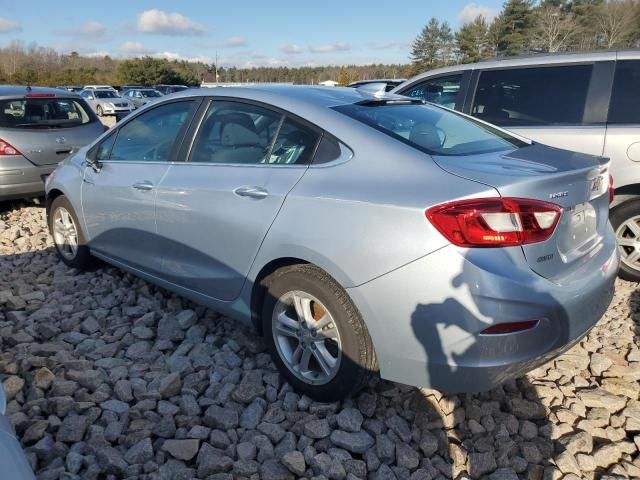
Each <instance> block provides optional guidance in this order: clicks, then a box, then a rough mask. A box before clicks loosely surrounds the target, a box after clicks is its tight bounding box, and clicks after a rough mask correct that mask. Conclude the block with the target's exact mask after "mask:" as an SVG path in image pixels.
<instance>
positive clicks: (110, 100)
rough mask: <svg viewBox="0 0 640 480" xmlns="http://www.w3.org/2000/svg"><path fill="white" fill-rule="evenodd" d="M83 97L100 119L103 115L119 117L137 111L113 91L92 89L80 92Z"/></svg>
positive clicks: (130, 103) (131, 104)
mask: <svg viewBox="0 0 640 480" xmlns="http://www.w3.org/2000/svg"><path fill="white" fill-rule="evenodd" d="M80 96H82V97H83V98H84V99H85V100H86V101H87V103H88V104H89V105H91V108H93V111H94V112H96V113H97V114H98V116H99V117H102V116H103V115H118V114H127V113H129V112H131V111H132V110H135V108H136V107H135V105H134V104H133V103H132V102H130V101H129V100H127V99H126V98H122V97H121V96H120V95H118V92H116V91H115V90H113V89H106V88H104V89H99V88H95V89H94V88H91V89H85V90H82V91H81V92H80Z"/></svg>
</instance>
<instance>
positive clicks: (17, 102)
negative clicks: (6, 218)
mask: <svg viewBox="0 0 640 480" xmlns="http://www.w3.org/2000/svg"><path fill="white" fill-rule="evenodd" d="M0 113H1V114H0V200H8V199H12V198H34V197H39V196H41V195H42V194H43V193H44V180H45V178H46V177H47V175H49V174H50V173H51V172H52V171H53V169H54V168H55V166H56V165H57V164H58V162H60V161H61V160H64V159H65V158H66V157H67V156H69V155H71V154H73V153H75V152H77V151H78V150H79V149H80V148H81V147H83V146H84V145H86V144H88V143H90V142H92V141H93V140H95V139H96V138H98V137H99V136H100V134H101V133H102V132H103V131H104V127H103V125H102V123H101V122H100V121H99V120H98V118H97V117H96V116H95V114H94V113H93V111H92V110H91V108H90V107H89V105H87V103H86V102H85V101H84V100H83V99H82V98H81V97H80V96H79V95H77V94H75V93H71V92H66V91H63V90H59V89H55V88H41V87H21V86H0Z"/></svg>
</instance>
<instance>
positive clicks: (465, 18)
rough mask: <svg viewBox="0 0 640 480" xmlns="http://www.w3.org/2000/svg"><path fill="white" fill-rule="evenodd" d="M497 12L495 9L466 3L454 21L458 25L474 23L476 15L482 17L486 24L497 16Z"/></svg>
mask: <svg viewBox="0 0 640 480" xmlns="http://www.w3.org/2000/svg"><path fill="white" fill-rule="evenodd" d="M498 13H499V12H498V10H496V9H495V8H491V7H487V6H486V5H480V4H477V3H468V4H466V5H465V6H464V8H463V9H462V10H460V13H458V15H457V17H456V20H458V23H460V24H463V23H467V22H472V21H474V20H475V19H476V18H477V17H478V15H482V16H483V17H484V18H485V19H486V20H487V21H488V22H490V21H491V20H493V19H494V18H496V17H497V16H498Z"/></svg>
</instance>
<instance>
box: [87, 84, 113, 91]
mask: <svg viewBox="0 0 640 480" xmlns="http://www.w3.org/2000/svg"><path fill="white" fill-rule="evenodd" d="M96 89H98V90H113V91H114V92H117V90H116V89H115V88H113V87H112V86H111V85H85V86H84V87H83V90H96Z"/></svg>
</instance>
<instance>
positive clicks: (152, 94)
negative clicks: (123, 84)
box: [124, 88, 163, 108]
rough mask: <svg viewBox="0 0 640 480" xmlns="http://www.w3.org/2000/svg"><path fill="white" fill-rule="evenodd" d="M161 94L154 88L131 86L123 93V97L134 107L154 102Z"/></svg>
mask: <svg viewBox="0 0 640 480" xmlns="http://www.w3.org/2000/svg"><path fill="white" fill-rule="evenodd" d="M162 96H163V95H162V93H160V92H159V91H158V90H156V89H155V88H132V89H129V90H127V91H126V92H125V93H124V98H126V99H128V100H129V101H130V102H131V103H132V104H133V105H134V107H135V108H140V107H142V106H144V105H146V104H147V103H151V102H155V101H156V100H158V99H159V98H160V97H162Z"/></svg>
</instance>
